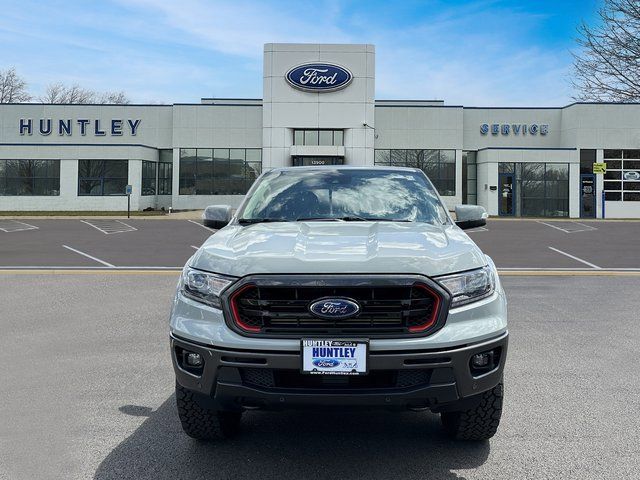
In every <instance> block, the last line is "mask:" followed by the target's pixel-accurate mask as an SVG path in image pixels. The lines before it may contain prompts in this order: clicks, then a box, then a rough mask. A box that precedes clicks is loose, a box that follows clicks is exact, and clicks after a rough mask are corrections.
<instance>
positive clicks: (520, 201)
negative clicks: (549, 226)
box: [498, 163, 569, 217]
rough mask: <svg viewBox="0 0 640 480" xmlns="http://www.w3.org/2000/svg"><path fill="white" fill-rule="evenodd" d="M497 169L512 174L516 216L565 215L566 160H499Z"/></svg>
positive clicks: (567, 189)
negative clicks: (522, 161)
mask: <svg viewBox="0 0 640 480" xmlns="http://www.w3.org/2000/svg"><path fill="white" fill-rule="evenodd" d="M498 172H499V173H511V174H514V177H515V182H516V185H515V195H514V201H515V209H514V210H515V214H516V215H518V216H523V217H568V216H569V164H568V163H499V164H498Z"/></svg>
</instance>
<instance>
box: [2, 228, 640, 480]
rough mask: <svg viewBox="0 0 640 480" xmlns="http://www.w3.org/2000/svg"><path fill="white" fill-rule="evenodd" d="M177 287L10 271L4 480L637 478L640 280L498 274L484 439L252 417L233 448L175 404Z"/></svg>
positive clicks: (349, 418) (405, 423) (130, 277)
mask: <svg viewBox="0 0 640 480" xmlns="http://www.w3.org/2000/svg"><path fill="white" fill-rule="evenodd" d="M198 228H199V227H198ZM176 280H177V273H176V272H169V271H149V272H146V273H142V274H132V273H131V272H124V271H99V272H92V273H83V272H69V273H67V274H65V275H59V274H57V273H54V272H48V273H44V274H42V273H38V274H36V273H23V274H13V273H9V272H3V273H0V285H1V288H0V305H2V315H1V317H2V322H1V323H2V330H3V335H2V336H1V337H0V372H1V373H2V376H1V378H2V388H1V389H0V426H1V427H0V478H7V479H12V480H13V479H16V480H20V479H30V480H32V479H40V478H42V479H87V478H95V479H101V480H102V479H123V478H124V479H128V478H131V479H134V478H135V479H154V480H155V479H165V478H166V479H176V478H185V479H193V480H196V479H204V478H207V479H213V478H215V479H231V478H233V479H242V478H252V479H253V478H261V479H269V478H274V479H276V478H277V479H289V478H291V479H301V478H314V479H325V478H328V479H332V480H334V479H335V478H340V479H351V478H354V479H355V478H366V479H385V480H388V479H393V478H398V479H412V478H416V479H421V480H422V479H425V478H433V479H446V478H465V479H486V478H491V479H514V478H518V479H524V478H536V479H537V478H559V479H620V478H637V476H638V471H639V469H640V420H639V419H638V414H637V413H638V411H639V409H640V375H638V371H637V354H638V345H640V329H638V314H637V306H636V302H635V300H636V299H637V296H638V291H640V278H638V277H619V276H599V277H574V276H563V277H539V276H518V277H510V276H508V277H504V278H503V283H504V286H505V289H506V291H507V295H508V298H509V322H510V327H509V328H510V334H511V338H510V346H509V358H508V361H507V367H506V371H505V386H506V396H505V410H504V415H503V421H502V425H501V427H500V429H499V431H498V434H497V435H496V436H495V437H494V438H493V439H492V440H490V441H488V442H483V443H479V444H473V443H464V442H463V443H456V442H453V441H450V440H447V439H445V438H444V437H443V436H442V435H441V434H440V431H439V424H438V418H437V417H436V416H434V415H431V414H428V413H417V412H408V413H400V414H397V413H391V412H362V413H356V414H353V413H351V414H348V413H339V412H335V413H317V412H280V413H270V412H250V413H248V414H246V416H245V421H244V424H243V431H242V432H241V434H240V435H239V436H238V437H237V438H235V439H233V440H231V441H228V442H226V443H224V442H214V443H209V444H199V443H197V442H195V441H194V440H192V439H190V438H188V437H186V436H185V435H184V434H183V433H182V431H181V428H180V424H179V421H178V419H177V415H176V411H175V399H174V395H173V385H174V380H173V372H172V369H171V364H170V360H169V348H168V313H169V304H170V300H171V297H172V293H173V289H174V287H175V283H176Z"/></svg>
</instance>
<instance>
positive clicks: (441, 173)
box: [375, 149, 456, 196]
mask: <svg viewBox="0 0 640 480" xmlns="http://www.w3.org/2000/svg"><path fill="white" fill-rule="evenodd" d="M375 164H376V165H384V166H394V167H413V168H419V169H420V170H422V171H423V172H424V173H425V174H426V175H427V177H429V180H431V183H433V185H434V186H435V187H436V189H437V190H438V192H439V193H440V195H444V196H454V195H455V194H456V151H455V150H395V149H394V150H376V151H375Z"/></svg>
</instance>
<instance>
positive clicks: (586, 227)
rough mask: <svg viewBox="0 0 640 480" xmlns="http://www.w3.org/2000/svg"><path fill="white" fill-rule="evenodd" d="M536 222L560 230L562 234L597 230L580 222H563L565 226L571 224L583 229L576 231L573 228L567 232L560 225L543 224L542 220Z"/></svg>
mask: <svg viewBox="0 0 640 480" xmlns="http://www.w3.org/2000/svg"><path fill="white" fill-rule="evenodd" d="M536 222H537V223H541V224H542V225H546V226H547V227H551V228H555V229H556V230H560V231H561V232H564V233H578V232H590V231H593V230H597V228H596V227H592V226H590V225H585V224H584V223H580V222H563V223H562V224H563V225H565V224H567V223H569V224H571V225H579V226H580V227H582V228H576V229H573V228H572V229H571V230H567V229H566V228H562V227H559V226H558V225H553V224H552V223H547V222H543V221H542V220H536Z"/></svg>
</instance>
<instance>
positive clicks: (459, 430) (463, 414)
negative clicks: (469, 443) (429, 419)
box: [440, 383, 504, 441]
mask: <svg viewBox="0 0 640 480" xmlns="http://www.w3.org/2000/svg"><path fill="white" fill-rule="evenodd" d="M479 396H480V403H479V404H478V405H477V406H476V407H475V408H471V409H469V410H463V411H459V412H442V413H441V414H440V419H441V420H442V426H443V427H444V430H445V432H446V433H447V435H448V436H450V437H451V438H454V439H456V440H475V441H478V440H488V439H490V438H491V437H493V436H494V435H495V433H496V431H497V430H498V425H500V417H501V416H502V398H503V396H504V387H503V384H502V383H499V384H498V385H496V386H495V387H493V388H492V389H491V390H487V391H486V392H484V393H481V394H480V395H479Z"/></svg>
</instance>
